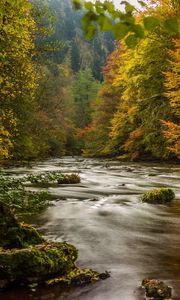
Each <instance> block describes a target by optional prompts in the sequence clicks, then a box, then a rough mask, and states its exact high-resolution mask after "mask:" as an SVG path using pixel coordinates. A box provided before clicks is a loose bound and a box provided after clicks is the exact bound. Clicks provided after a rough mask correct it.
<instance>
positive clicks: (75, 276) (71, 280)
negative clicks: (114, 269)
mask: <svg viewBox="0 0 180 300" xmlns="http://www.w3.org/2000/svg"><path fill="white" fill-rule="evenodd" d="M108 277H110V274H109V272H107V271H106V272H105V273H98V272H96V271H94V270H92V269H79V268H75V269H74V270H72V271H71V272H69V273H68V274H66V275H64V276H58V277H56V278H53V279H50V280H48V281H46V284H47V285H48V286H50V285H54V284H63V285H71V286H81V285H85V284H89V283H92V282H96V281H98V280H100V279H103V280H104V279H106V278H108Z"/></svg>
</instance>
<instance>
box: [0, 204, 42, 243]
mask: <svg viewBox="0 0 180 300" xmlns="http://www.w3.org/2000/svg"><path fill="white" fill-rule="evenodd" d="M43 242H44V239H43V238H42V237H41V236H40V234H39V233H38V231H37V230H36V229H35V228H34V227H32V226H30V225H27V224H24V223H20V222H18V220H17V218H16V217H15V215H14V214H13V211H12V210H11V209H10V208H9V206H8V205H6V204H4V203H3V202H0V247H3V248H5V249H13V248H19V249H21V248H26V247H28V246H29V245H37V244H41V243H43Z"/></svg>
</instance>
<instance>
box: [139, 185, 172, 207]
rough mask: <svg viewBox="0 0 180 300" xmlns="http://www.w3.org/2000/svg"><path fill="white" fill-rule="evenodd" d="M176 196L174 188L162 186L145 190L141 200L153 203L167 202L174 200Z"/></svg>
mask: <svg viewBox="0 0 180 300" xmlns="http://www.w3.org/2000/svg"><path fill="white" fill-rule="evenodd" d="M174 198H175V194H174V192H173V190H172V189H170V188H160V189H153V190H150V191H148V192H145V193H144V194H143V196H142V197H141V201H142V202H147V203H151V204H165V203H167V202H170V201H172V200H173V199H174Z"/></svg>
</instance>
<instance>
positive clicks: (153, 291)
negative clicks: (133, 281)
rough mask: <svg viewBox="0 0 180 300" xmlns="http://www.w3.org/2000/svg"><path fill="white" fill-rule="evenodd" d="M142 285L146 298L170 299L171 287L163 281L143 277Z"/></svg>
mask: <svg viewBox="0 0 180 300" xmlns="http://www.w3.org/2000/svg"><path fill="white" fill-rule="evenodd" d="M142 287H143V288H144V289H145V296H146V299H147V300H162V299H166V300H171V299H172V288H171V287H170V286H168V285H166V284H165V283H164V282H163V281H159V280H157V279H152V278H151V279H144V280H143V281H142Z"/></svg>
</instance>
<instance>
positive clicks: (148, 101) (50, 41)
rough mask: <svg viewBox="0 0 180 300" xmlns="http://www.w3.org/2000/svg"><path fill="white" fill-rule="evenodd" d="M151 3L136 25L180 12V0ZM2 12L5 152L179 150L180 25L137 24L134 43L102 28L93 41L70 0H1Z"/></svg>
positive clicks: (142, 153)
mask: <svg viewBox="0 0 180 300" xmlns="http://www.w3.org/2000/svg"><path fill="white" fill-rule="evenodd" d="M150 2H152V1H148V5H147V6H145V7H144V6H143V9H142V11H141V12H138V13H137V12H136V15H135V18H136V22H137V23H138V24H141V23H142V22H143V20H144V19H143V18H144V17H145V16H148V17H149V16H150V17H152V18H153V16H155V17H156V18H157V19H158V20H166V19H167V18H169V16H170V17H171V18H172V20H175V19H173V18H175V17H176V16H177V15H178V14H179V4H178V3H179V2H178V1H161V2H160V3H157V1H156V5H151V3H150ZM89 7H90V9H91V6H89ZM0 11H1V15H0V48H1V51H0V68H1V74H0V89H1V90H0V93H1V98H0V103H1V105H0V158H1V160H4V159H18V160H31V159H38V158H45V157H48V156H62V155H64V154H70V155H74V154H83V155H85V156H98V157H100V156H103V157H105V156H107V157H112V156H116V157H119V158H121V159H130V160H135V159H158V160H162V159H163V160H168V159H178V158H179V157H180V125H179V119H180V91H179V82H180V78H179V76H180V75H179V74H180V69H179V68H180V63H179V57H180V43H179V35H178V30H177V32H173V31H171V30H168V28H165V27H164V26H162V25H161V22H159V24H156V26H152V24H151V23H147V24H146V29H147V30H146V31H145V32H141V29H140V28H141V27H140V26H139V27H138V25H136V31H138V34H140V35H141V38H140V39H139V40H138V43H137V44H136V45H134V42H133V39H132V38H129V39H128V45H127V43H126V40H124V39H123V38H122V39H121V41H115V40H114V38H113V36H112V34H111V32H101V31H100V30H99V31H97V33H96V34H95V36H94V38H93V39H92V40H86V39H85V37H84V33H83V29H82V27H81V19H82V16H83V13H84V12H83V11H82V10H78V11H75V10H73V8H72V3H71V1H70V0H49V1H47V2H45V1H41V0H39V1H35V2H33V1H27V0H2V1H1V3H0ZM128 13H129V12H128ZM157 19H154V20H157ZM170 25H171V24H170ZM148 26H149V28H148ZM105 29H106V28H105ZM122 29H123V27H122V26H120V27H119V30H122ZM102 31H106V30H102ZM175 31H176V30H175ZM126 33H127V35H128V34H129V33H128V32H126ZM115 36H116V34H115ZM128 37H129V36H128ZM126 39H127V37H126Z"/></svg>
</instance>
